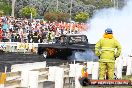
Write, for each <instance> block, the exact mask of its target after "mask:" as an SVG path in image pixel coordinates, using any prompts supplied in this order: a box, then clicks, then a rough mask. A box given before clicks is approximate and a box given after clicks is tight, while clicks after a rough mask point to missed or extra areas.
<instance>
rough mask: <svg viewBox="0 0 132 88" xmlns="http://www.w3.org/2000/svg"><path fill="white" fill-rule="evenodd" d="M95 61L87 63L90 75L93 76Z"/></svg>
mask: <svg viewBox="0 0 132 88" xmlns="http://www.w3.org/2000/svg"><path fill="white" fill-rule="evenodd" d="M93 63H94V62H93V61H90V62H87V68H88V70H87V71H88V74H92V68H93Z"/></svg>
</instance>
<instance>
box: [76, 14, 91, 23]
mask: <svg viewBox="0 0 132 88" xmlns="http://www.w3.org/2000/svg"><path fill="white" fill-rule="evenodd" d="M88 19H89V14H88V13H87V12H80V13H78V14H76V16H75V21H77V22H86V21H87V20H88Z"/></svg>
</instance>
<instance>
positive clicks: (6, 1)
mask: <svg viewBox="0 0 132 88" xmlns="http://www.w3.org/2000/svg"><path fill="white" fill-rule="evenodd" d="M11 1H12V0H0V7H2V8H0V15H2V14H4V15H11ZM123 1H124V0H118V3H122V2H123ZM114 6H115V2H113V0H16V3H15V16H16V17H26V18H30V17H31V16H32V17H34V18H40V17H42V18H43V17H44V18H45V19H46V20H49V21H54V20H57V21H69V19H72V20H75V21H77V22H86V21H87V20H88V19H89V18H90V17H92V15H93V14H94V12H96V11H97V10H99V9H102V8H110V7H114ZM122 6H123V4H122V5H120V7H122Z"/></svg>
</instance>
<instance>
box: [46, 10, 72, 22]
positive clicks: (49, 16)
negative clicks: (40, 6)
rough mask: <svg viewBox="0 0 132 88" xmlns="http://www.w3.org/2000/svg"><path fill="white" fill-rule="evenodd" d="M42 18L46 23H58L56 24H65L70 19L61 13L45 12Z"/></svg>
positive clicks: (67, 15)
mask: <svg viewBox="0 0 132 88" xmlns="http://www.w3.org/2000/svg"><path fill="white" fill-rule="evenodd" d="M44 18H45V19H46V20H47V21H51V22H53V21H58V22H61V21H63V22H66V21H68V19H69V18H70V16H69V14H67V13H62V12H47V13H45V15H44Z"/></svg>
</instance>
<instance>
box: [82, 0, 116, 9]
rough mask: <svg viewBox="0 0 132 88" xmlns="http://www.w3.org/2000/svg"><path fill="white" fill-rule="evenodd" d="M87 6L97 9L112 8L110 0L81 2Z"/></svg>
mask: <svg viewBox="0 0 132 88" xmlns="http://www.w3.org/2000/svg"><path fill="white" fill-rule="evenodd" d="M82 1H83V2H84V3H85V4H87V5H89V4H90V5H94V6H95V7H96V8H97V9H102V8H109V7H113V6H114V3H113V2H112V1H111V0H82Z"/></svg>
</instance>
